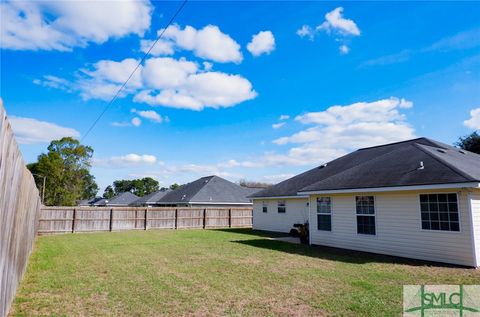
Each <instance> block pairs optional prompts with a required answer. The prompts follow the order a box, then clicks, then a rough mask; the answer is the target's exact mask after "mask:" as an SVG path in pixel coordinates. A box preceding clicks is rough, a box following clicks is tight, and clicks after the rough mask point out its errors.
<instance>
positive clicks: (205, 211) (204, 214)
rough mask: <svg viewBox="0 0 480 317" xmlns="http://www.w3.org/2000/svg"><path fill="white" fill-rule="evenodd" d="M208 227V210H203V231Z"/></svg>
mask: <svg viewBox="0 0 480 317" xmlns="http://www.w3.org/2000/svg"><path fill="white" fill-rule="evenodd" d="M206 227H207V208H205V209H203V229H205V228H206Z"/></svg>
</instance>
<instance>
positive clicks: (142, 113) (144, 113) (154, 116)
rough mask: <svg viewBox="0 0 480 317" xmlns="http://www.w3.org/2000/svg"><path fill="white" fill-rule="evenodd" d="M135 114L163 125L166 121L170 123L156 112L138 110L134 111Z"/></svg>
mask: <svg viewBox="0 0 480 317" xmlns="http://www.w3.org/2000/svg"><path fill="white" fill-rule="evenodd" d="M132 112H133V113H136V114H138V115H139V116H140V117H142V118H145V119H148V120H150V121H153V122H157V123H162V122H164V121H167V122H168V121H169V119H168V117H165V118H163V117H162V116H161V115H159V114H158V112H156V111H154V110H136V109H132Z"/></svg>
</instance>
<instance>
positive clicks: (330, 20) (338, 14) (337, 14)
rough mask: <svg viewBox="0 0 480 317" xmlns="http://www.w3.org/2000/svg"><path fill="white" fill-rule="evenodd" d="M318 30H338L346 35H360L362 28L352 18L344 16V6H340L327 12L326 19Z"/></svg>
mask: <svg viewBox="0 0 480 317" xmlns="http://www.w3.org/2000/svg"><path fill="white" fill-rule="evenodd" d="M316 29H317V30H323V31H326V32H338V33H340V34H344V35H353V36H359V35H360V29H359V28H358V26H357V24H356V23H355V22H354V21H353V20H350V19H345V18H344V17H343V8H342V7H338V8H335V9H334V10H332V11H330V12H328V13H327V14H325V21H324V22H323V23H322V24H320V25H319V26H317V28H316Z"/></svg>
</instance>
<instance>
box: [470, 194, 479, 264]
mask: <svg viewBox="0 0 480 317" xmlns="http://www.w3.org/2000/svg"><path fill="white" fill-rule="evenodd" d="M470 197H471V199H472V220H473V228H474V229H473V230H474V237H475V250H476V252H475V253H476V255H477V266H480V190H476V191H474V192H472V193H471V194H470Z"/></svg>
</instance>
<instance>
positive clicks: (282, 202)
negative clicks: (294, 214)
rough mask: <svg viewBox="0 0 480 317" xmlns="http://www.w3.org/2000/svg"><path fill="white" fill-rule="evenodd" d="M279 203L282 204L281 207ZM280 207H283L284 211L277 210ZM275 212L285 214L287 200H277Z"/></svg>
mask: <svg viewBox="0 0 480 317" xmlns="http://www.w3.org/2000/svg"><path fill="white" fill-rule="evenodd" d="M281 204H283V207H280V205H281ZM280 208H283V209H284V211H279V209H280ZM277 213H278V214H286V213H287V201H286V200H277Z"/></svg>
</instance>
